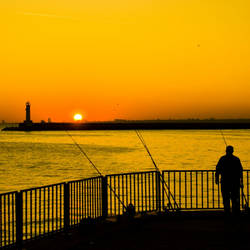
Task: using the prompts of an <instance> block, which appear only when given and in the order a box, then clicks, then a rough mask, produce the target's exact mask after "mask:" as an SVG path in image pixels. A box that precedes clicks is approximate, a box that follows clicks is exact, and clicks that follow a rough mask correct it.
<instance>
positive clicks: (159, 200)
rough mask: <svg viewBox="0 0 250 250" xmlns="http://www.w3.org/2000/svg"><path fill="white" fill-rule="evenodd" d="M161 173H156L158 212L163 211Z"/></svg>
mask: <svg viewBox="0 0 250 250" xmlns="http://www.w3.org/2000/svg"><path fill="white" fill-rule="evenodd" d="M160 175H161V173H160V172H158V171H157V172H156V173H155V191H156V210H157V211H161V177H160Z"/></svg>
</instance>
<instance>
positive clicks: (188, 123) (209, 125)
mask: <svg viewBox="0 0 250 250" xmlns="http://www.w3.org/2000/svg"><path fill="white" fill-rule="evenodd" d="M136 129H142V130H164V129H165V130H175V129H177V130H178V129H183V130H188V129H211V130H213V129H250V119H240V120H212V119H211V120H165V121H163V120H152V121H126V120H117V121H107V122H84V123H45V122H42V123H19V125H18V126H16V127H5V128H3V129H2V130H3V131H62V130H136Z"/></svg>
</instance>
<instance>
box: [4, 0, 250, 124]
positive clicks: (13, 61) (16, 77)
mask: <svg viewBox="0 0 250 250" xmlns="http://www.w3.org/2000/svg"><path fill="white" fill-rule="evenodd" d="M0 5H1V8H0V23H1V24H2V27H1V32H2V35H1V37H3V39H1V40H0V45H1V49H0V50H1V51H0V52H1V59H2V60H1V61H0V73H1V74H0V75H1V92H0V119H1V120H6V121H22V120H23V119H24V108H25V102H26V101H27V100H29V101H30V102H31V109H32V111H31V112H32V119H33V120H34V121H40V120H42V119H44V120H47V118H48V117H50V118H51V119H52V121H71V120H72V117H73V114H74V113H75V112H81V113H83V115H84V117H85V119H87V120H89V121H91V120H112V119H115V118H124V119H156V118H160V119H168V118H172V119H174V118H176V119H178V118H191V117H192V118H210V117H215V118H240V117H244V118H250V111H249V110H250V88H249V87H250V70H249V69H250V59H249V58H250V46H249V44H250V32H249V31H250V15H249V13H250V2H249V0H237V1H235V0H204V1H198V0H188V1H187V0H119V1H117V0H106V1H103V0H91V1H78V0H70V1H69V0H53V1H51V0H36V1H34V0H22V1H16V2H15V3H13V2H12V1H7V0H3V1H1V3H0Z"/></svg>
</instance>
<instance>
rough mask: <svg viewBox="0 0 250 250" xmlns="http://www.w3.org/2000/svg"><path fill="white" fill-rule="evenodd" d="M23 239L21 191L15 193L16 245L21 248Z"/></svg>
mask: <svg viewBox="0 0 250 250" xmlns="http://www.w3.org/2000/svg"><path fill="white" fill-rule="evenodd" d="M22 241H23V192H22V191H20V192H17V193H16V245H17V249H22Z"/></svg>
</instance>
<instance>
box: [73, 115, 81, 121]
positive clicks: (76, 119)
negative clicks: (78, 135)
mask: <svg viewBox="0 0 250 250" xmlns="http://www.w3.org/2000/svg"><path fill="white" fill-rule="evenodd" d="M74 120H75V121H81V120H82V115H81V114H75V115H74Z"/></svg>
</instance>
